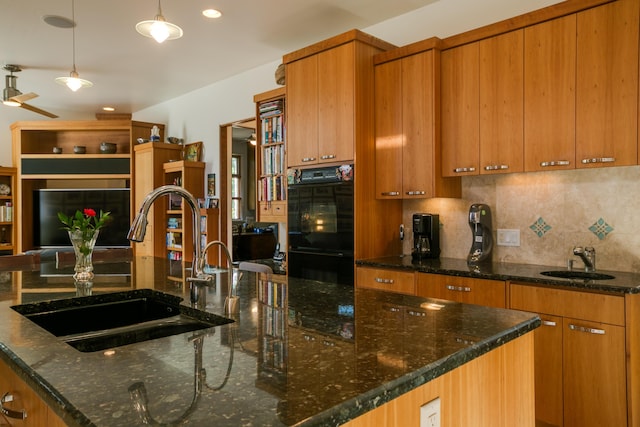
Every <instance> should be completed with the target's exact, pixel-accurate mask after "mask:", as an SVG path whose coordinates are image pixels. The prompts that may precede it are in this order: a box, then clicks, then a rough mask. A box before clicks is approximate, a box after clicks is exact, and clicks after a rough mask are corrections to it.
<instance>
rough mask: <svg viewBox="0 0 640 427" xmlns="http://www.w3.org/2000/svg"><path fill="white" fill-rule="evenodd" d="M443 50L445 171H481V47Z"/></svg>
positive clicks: (457, 173) (449, 173) (446, 173)
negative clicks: (479, 163)
mask: <svg viewBox="0 0 640 427" xmlns="http://www.w3.org/2000/svg"><path fill="white" fill-rule="evenodd" d="M478 46H479V45H478V43H477V42H476V43H470V44H466V45H463V46H460V47H456V48H453V49H449V50H445V51H444V52H442V57H441V70H442V71H441V72H442V75H441V77H440V78H441V97H442V100H441V106H442V113H441V114H442V120H441V121H442V175H443V176H462V175H477V174H478V162H479V158H478V155H479V149H480V148H479V127H480V123H479V121H480V115H479V108H480V104H479V92H480V83H479V73H478V67H479V62H478V58H479V56H478V55H479V48H478Z"/></svg>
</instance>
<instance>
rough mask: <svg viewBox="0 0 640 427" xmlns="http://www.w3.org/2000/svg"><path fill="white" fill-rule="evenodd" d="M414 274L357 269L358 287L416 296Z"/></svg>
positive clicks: (365, 268) (375, 269) (364, 268)
mask: <svg viewBox="0 0 640 427" xmlns="http://www.w3.org/2000/svg"><path fill="white" fill-rule="evenodd" d="M414 282H415V274H414V273H413V272H407V271H398V270H386V269H379V268H367V267H357V268H356V287H358V288H370V289H378V290H381V291H388V292H397V293H400V294H408V295H415V283H414Z"/></svg>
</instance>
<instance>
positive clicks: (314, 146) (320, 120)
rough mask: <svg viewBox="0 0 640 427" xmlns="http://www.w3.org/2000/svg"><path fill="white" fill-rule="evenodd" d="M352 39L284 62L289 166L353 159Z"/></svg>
mask: <svg viewBox="0 0 640 427" xmlns="http://www.w3.org/2000/svg"><path fill="white" fill-rule="evenodd" d="M355 61H356V56H355V44H354V43H347V44H344V45H341V46H338V47H335V48H332V49H329V50H325V51H323V52H320V53H318V54H316V55H311V56H307V57H305V58H302V59H299V60H297V61H294V62H290V63H288V64H287V71H286V76H287V102H288V106H287V108H288V109H287V123H288V126H289V127H288V129H287V132H288V135H287V140H288V143H289V144H288V145H289V146H288V156H287V160H288V163H289V166H304V165H312V164H318V163H334V162H342V161H347V162H348V161H353V158H354V138H355V130H354V127H355V120H354V114H355V104H354V102H355V81H354V79H355V73H354V70H355Z"/></svg>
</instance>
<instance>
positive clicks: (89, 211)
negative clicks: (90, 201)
mask: <svg viewBox="0 0 640 427" xmlns="http://www.w3.org/2000/svg"><path fill="white" fill-rule="evenodd" d="M83 212H84V214H85V215H86V216H96V211H94V210H93V209H91V208H86V209H85V210H84V211H83Z"/></svg>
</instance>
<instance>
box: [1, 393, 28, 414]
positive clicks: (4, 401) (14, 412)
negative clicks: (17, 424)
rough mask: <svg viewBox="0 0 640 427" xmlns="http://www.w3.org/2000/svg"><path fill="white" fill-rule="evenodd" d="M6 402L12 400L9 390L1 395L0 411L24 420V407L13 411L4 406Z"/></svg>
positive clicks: (25, 412)
mask: <svg viewBox="0 0 640 427" xmlns="http://www.w3.org/2000/svg"><path fill="white" fill-rule="evenodd" d="M7 402H13V395H12V394H11V393H9V392H6V393H5V394H4V396H2V399H0V413H2V414H3V415H5V416H7V417H9V418H14V419H17V420H24V419H25V418H27V411H26V410H24V409H23V410H22V411H14V410H13V409H9V408H5V406H4V404H5V403H7Z"/></svg>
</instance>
